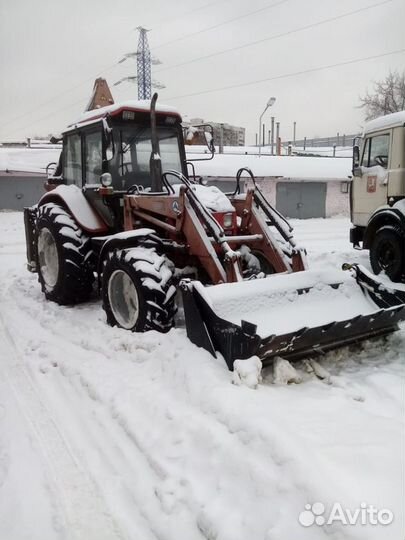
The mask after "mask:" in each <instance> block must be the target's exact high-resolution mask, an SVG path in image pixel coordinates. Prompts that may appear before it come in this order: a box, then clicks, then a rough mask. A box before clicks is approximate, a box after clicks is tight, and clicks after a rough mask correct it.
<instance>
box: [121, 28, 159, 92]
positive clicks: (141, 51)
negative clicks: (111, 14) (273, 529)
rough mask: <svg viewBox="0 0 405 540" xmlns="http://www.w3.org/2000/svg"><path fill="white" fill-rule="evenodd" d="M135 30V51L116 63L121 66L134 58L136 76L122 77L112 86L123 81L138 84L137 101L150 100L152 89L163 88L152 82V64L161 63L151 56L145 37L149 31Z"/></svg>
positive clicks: (144, 29) (156, 82)
mask: <svg viewBox="0 0 405 540" xmlns="http://www.w3.org/2000/svg"><path fill="white" fill-rule="evenodd" d="M137 30H139V40H138V49H137V51H136V52H131V53H127V54H125V55H124V56H123V58H121V60H120V61H119V62H118V63H119V64H121V63H122V62H125V60H127V59H128V58H136V75H132V76H129V77H123V78H122V79H120V80H119V81H117V82H116V83H114V86H117V85H118V84H121V83H122V82H124V81H129V82H136V83H137V84H138V99H139V100H142V99H151V97H152V87H153V88H158V89H161V88H165V86H164V84H161V83H160V82H158V81H153V80H152V73H151V72H152V64H153V65H157V64H161V62H160V60H158V59H157V58H153V57H152V55H151V52H150V49H149V43H148V37H147V35H146V33H147V32H149V30H146V28H143V27H142V26H138V27H137Z"/></svg>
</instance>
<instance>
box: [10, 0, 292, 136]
mask: <svg viewBox="0 0 405 540" xmlns="http://www.w3.org/2000/svg"><path fill="white" fill-rule="evenodd" d="M226 1H229V0H219V1H216V2H210V3H209V4H205V5H203V6H200V7H198V8H195V9H192V10H190V11H188V12H186V14H185V15H187V14H188V15H191V14H193V13H195V12H196V11H200V10H201V9H204V8H208V7H210V6H212V5H214V4H216V5H218V4H222V3H224V2H226ZM287 1H289V0H282V1H281V2H279V3H283V2H287ZM274 5H277V4H274ZM270 7H272V6H267V7H265V8H261V9H260V10H258V11H263V10H264V9H269V8H270ZM253 13H255V12H253ZM253 13H248V14H246V15H242V16H241V17H237V19H238V18H242V17H247V16H249V15H250V14H253ZM172 20H173V21H175V20H176V19H172ZM235 20H236V19H235ZM228 22H232V21H225V22H224V23H221V24H220V26H221V25H222V24H228ZM162 24H167V23H166V22H165V21H162V22H161V23H158V25H157V27H159V26H161V25H162ZM210 29H211V28H207V29H205V30H200V31H198V32H196V34H198V33H201V32H205V31H208V30H210ZM127 33H128V32H127ZM191 35H195V34H186V35H185V36H181V37H180V38H176V40H174V41H177V40H179V39H186V38H187V37H189V36H191ZM169 43H172V42H169ZM167 44H168V43H163V44H161V45H158V46H157V47H155V48H158V47H163V46H165V45H167ZM117 56H118V55H117ZM121 56H122V55H121ZM117 65H118V64H117V63H116V62H115V63H114V64H110V65H108V66H106V67H104V68H103V69H102V70H101V71H100V72H99V73H98V74H97V75H94V76H92V77H88V78H87V79H84V80H83V81H82V82H80V83H79V84H77V85H75V86H72V87H70V88H67V89H66V90H64V91H63V92H60V93H59V94H56V95H55V96H53V97H52V98H50V99H48V100H46V101H43V102H42V103H40V104H39V105H37V106H36V107H35V109H30V110H29V111H27V112H26V113H24V114H21V115H19V116H16V117H14V118H11V119H10V120H6V121H5V122H2V127H5V126H8V125H10V124H13V123H14V122H17V121H18V120H21V119H22V118H25V117H26V116H31V115H32V114H35V113H36V112H37V111H38V109H42V108H43V107H46V106H47V105H48V104H49V103H53V102H54V101H57V100H58V99H59V98H60V97H61V96H64V95H66V94H69V93H71V92H72V91H74V90H76V89H77V88H80V87H81V86H83V85H84V84H86V83H87V82H89V81H94V79H96V78H97V77H100V76H101V75H103V74H105V73H106V72H108V71H111V70H112V69H114V68H116V67H117ZM47 116H49V115H47Z"/></svg>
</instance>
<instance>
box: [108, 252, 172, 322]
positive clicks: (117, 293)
mask: <svg viewBox="0 0 405 540" xmlns="http://www.w3.org/2000/svg"><path fill="white" fill-rule="evenodd" d="M175 293H176V288H175V286H174V285H173V272H172V268H171V265H170V263H169V261H168V260H167V259H166V257H165V256H162V255H159V254H158V253H157V252H156V251H155V249H154V248H147V247H142V246H139V247H135V248H131V249H123V250H115V251H113V252H111V253H109V254H108V257H107V260H106V262H105V265H104V268H103V276H102V297H103V309H104V311H105V312H106V315H107V322H108V324H110V325H111V326H120V327H121V328H124V329H126V330H131V331H133V332H146V331H147V330H157V331H158V332H167V331H169V330H170V328H171V327H172V326H173V323H174V315H175V313H176V305H175Z"/></svg>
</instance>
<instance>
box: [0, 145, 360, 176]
mask: <svg viewBox="0 0 405 540" xmlns="http://www.w3.org/2000/svg"><path fill="white" fill-rule="evenodd" d="M59 155H60V148H55V149H54V148H46V149H36V148H0V171H1V170H3V171H5V170H7V169H8V170H12V171H26V172H43V173H45V168H46V166H47V165H48V163H50V162H58V160H59ZM193 157H198V158H201V157H202V155H201V154H190V153H189V152H187V158H189V159H191V158H193ZM194 166H195V169H196V174H198V175H201V176H212V177H225V178H227V177H229V178H235V175H236V172H237V171H238V169H240V168H241V167H248V168H250V169H251V170H252V172H253V174H254V175H255V176H258V177H263V176H281V177H286V178H294V179H300V180H305V179H307V180H316V179H320V180H346V179H347V177H348V176H349V175H351V166H352V162H351V159H350V158H331V157H298V156H261V157H259V156H257V155H244V154H242V155H230V154H216V155H215V156H214V159H212V160H210V161H195V162H194ZM244 176H245V175H244Z"/></svg>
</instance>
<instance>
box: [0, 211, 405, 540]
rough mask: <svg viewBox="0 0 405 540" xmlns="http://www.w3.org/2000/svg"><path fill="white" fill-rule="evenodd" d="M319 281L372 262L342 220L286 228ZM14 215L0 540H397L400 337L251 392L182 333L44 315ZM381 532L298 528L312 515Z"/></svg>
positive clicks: (89, 308)
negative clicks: (386, 515)
mask: <svg viewBox="0 0 405 540" xmlns="http://www.w3.org/2000/svg"><path fill="white" fill-rule="evenodd" d="M293 224H294V225H295V226H296V237H297V239H298V241H299V243H301V244H302V245H305V246H307V248H308V250H309V262H310V264H311V266H312V267H319V268H321V267H322V268H328V267H330V268H336V267H338V266H339V265H341V264H342V263H343V262H345V261H360V262H362V263H365V264H367V254H366V253H363V252H356V251H353V250H352V249H351V246H350V244H349V242H348V227H349V223H348V221H347V220H345V219H332V220H308V221H304V222H295V223H293ZM24 264H25V243H24V236H23V224H22V214H19V213H0V426H1V429H0V538H2V539H3V538H4V539H7V540H22V539H29V540H33V539H35V540H36V539H38V540H39V539H41V540H54V539H55V540H56V539H69V540H70V539H72V540H74V539H76V538H77V539H81V540H85V539H86V540H96V539H112V540H113V539H115V538H117V539H121V538H122V539H130V540H132V539H134V540H135V539H142V540H149V539H150V540H152V539H159V540H179V539H184V540H194V539H196V540H197V539H204V538H206V539H209V540H214V539H216V540H246V539H248V538H249V540H291V539H292V538H299V539H300V540H305V539H311V540H316V539H322V538H332V539H333V540H340V539H345V540H346V539H347V540H349V539H364V540H366V539H367V540H374V539H378V540H380V539H381V538H384V540H402V539H403V537H404V515H403V512H404V506H405V504H404V503H405V496H404V484H403V478H404V455H405V444H404V435H405V432H404V412H405V410H404V409H405V396H404V381H405V372H404V353H403V352H402V351H403V348H404V344H405V332H404V331H401V332H398V333H396V334H395V335H393V336H391V337H390V338H389V339H388V340H387V341H383V340H381V341H378V342H373V343H371V342H367V343H366V344H365V345H364V347H363V348H362V349H360V348H354V349H345V350H342V351H339V352H335V353H331V354H329V355H327V356H326V357H325V358H324V359H323V360H322V366H324V367H325V368H326V369H327V370H328V371H329V372H330V373H331V379H330V384H326V383H325V382H322V381H320V380H319V379H317V378H315V377H314V376H313V375H310V374H308V373H306V372H305V371H304V369H303V366H302V365H301V364H300V368H299V369H300V370H301V375H302V376H303V379H304V380H303V382H302V383H301V384H299V385H290V386H280V385H275V384H272V374H271V371H270V370H269V371H268V372H265V373H264V381H263V384H261V385H260V386H259V388H258V389H257V390H251V389H249V388H246V387H239V386H234V385H232V384H231V376H230V374H229V372H228V371H227V370H226V369H225V366H224V364H223V363H222V362H221V361H220V360H214V359H212V358H211V357H210V356H209V355H208V354H207V353H206V352H205V351H202V350H199V349H197V348H195V347H194V346H192V345H191V344H190V343H189V342H188V340H187V339H186V337H185V335H184V331H182V330H173V331H171V332H170V333H169V334H167V335H164V336H163V335H159V334H156V333H148V334H143V335H136V336H135V335H132V334H129V333H127V332H125V331H123V330H119V329H113V328H109V327H108V326H106V324H105V321H104V313H103V311H102V310H101V306H100V302H99V301H98V300H97V299H94V300H93V301H92V302H89V303H87V304H84V305H82V306H79V307H76V308H66V307H59V306H57V305H55V304H52V303H48V302H46V301H45V300H44V299H43V297H42V295H41V293H40V290H39V285H38V283H37V280H36V276H34V275H31V274H29V273H28V272H27V271H26V270H25V266H24ZM316 501H318V502H322V503H323V504H324V505H325V506H326V507H327V508H330V507H331V505H332V504H333V503H335V502H338V503H340V504H341V505H342V507H344V508H349V509H352V510H355V509H356V508H359V507H360V503H362V502H365V503H366V504H367V505H371V504H372V505H374V506H375V507H377V508H379V509H382V508H387V509H390V510H391V511H392V512H393V513H394V516H395V517H394V520H393V522H392V523H391V524H390V525H385V526H384V525H364V526H363V525H358V526H354V525H342V524H341V523H339V522H335V523H334V524H332V525H324V526H319V525H316V524H314V525H312V526H310V527H308V528H306V527H303V526H302V525H300V524H299V522H298V516H299V514H300V512H302V511H303V510H304V507H305V504H307V503H314V502H316Z"/></svg>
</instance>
